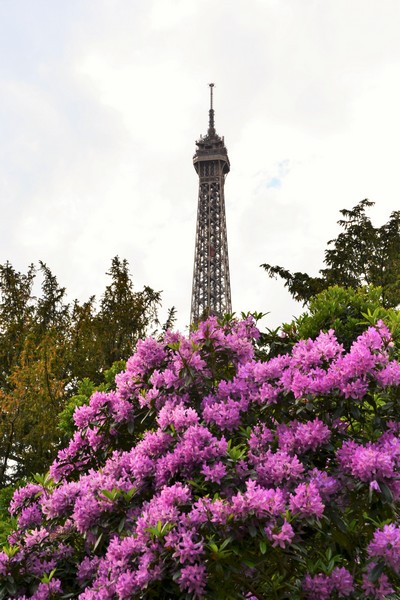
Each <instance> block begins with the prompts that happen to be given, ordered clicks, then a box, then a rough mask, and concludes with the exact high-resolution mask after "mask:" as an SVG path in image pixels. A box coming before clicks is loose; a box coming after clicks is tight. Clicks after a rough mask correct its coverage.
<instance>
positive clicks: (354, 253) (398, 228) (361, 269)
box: [261, 200, 400, 308]
mask: <svg viewBox="0 0 400 600" xmlns="http://www.w3.org/2000/svg"><path fill="white" fill-rule="evenodd" d="M373 204H374V203H373V202H371V201H369V200H362V201H361V202H359V204H357V205H356V206H355V207H354V208H353V209H352V210H346V209H343V210H341V211H340V212H341V214H342V215H343V217H344V218H343V219H341V220H340V221H338V224H339V225H340V227H341V228H342V230H343V231H342V232H341V233H340V234H339V235H338V237H337V238H336V239H334V240H330V241H329V242H328V248H327V250H326V251H325V259H324V263H325V265H326V268H324V269H321V270H320V276H319V277H311V276H310V275H308V274H307V273H291V272H290V271H288V270H287V269H285V268H283V267H280V266H271V265H270V264H263V265H261V266H262V267H263V268H264V269H265V270H266V271H267V273H268V275H269V276H270V277H276V276H277V275H279V277H281V278H282V279H283V280H284V281H285V287H287V288H288V290H289V292H290V294H291V295H292V296H293V298H294V299H295V300H298V301H300V302H304V303H305V304H306V303H308V302H309V301H310V298H312V297H313V296H315V295H316V294H319V293H320V292H322V291H323V290H326V289H327V288H329V287H331V286H333V285H338V286H341V287H344V288H353V289H357V288H359V287H362V286H375V287H381V288H382V290H381V292H382V297H381V303H382V306H384V307H386V308H389V307H396V306H398V305H399V304H400V211H395V212H393V213H392V214H391V215H390V218H389V221H388V222H387V223H385V224H384V225H382V227H374V226H373V225H372V223H371V220H370V219H369V217H367V215H366V212H365V211H366V209H367V208H369V207H371V206H373Z"/></svg>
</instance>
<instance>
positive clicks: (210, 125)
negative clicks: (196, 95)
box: [208, 83, 215, 133]
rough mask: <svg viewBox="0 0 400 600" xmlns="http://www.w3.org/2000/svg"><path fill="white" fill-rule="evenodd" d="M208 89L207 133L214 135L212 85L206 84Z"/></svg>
mask: <svg viewBox="0 0 400 600" xmlns="http://www.w3.org/2000/svg"><path fill="white" fill-rule="evenodd" d="M208 85H209V87H210V110H209V121H208V132H209V133H215V125H214V108H213V88H214V85H215V84H214V83H209V84H208Z"/></svg>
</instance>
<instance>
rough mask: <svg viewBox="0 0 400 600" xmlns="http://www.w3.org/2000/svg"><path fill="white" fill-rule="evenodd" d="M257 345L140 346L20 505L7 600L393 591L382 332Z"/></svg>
mask: <svg viewBox="0 0 400 600" xmlns="http://www.w3.org/2000/svg"><path fill="white" fill-rule="evenodd" d="M258 335H259V334H258V331H257V329H256V327H255V323H254V320H253V319H252V318H251V317H248V318H247V319H244V320H242V321H231V322H229V323H225V324H224V325H220V324H218V322H217V320H216V319H215V318H213V317H211V318H209V319H208V320H206V321H204V322H201V323H200V324H199V326H198V328H197V329H196V330H195V331H193V332H192V333H191V334H190V336H189V338H185V337H184V336H182V335H181V334H179V333H173V332H167V333H166V335H165V338H164V340H163V341H162V342H160V341H156V340H154V339H148V340H145V341H141V342H139V343H138V347H137V351H136V353H135V355H134V356H132V357H131V358H130V359H129V360H128V362H127V367H126V371H124V372H123V373H120V374H119V375H118V376H117V378H116V390H115V391H113V392H109V393H103V392H102V393H99V392H97V393H95V394H93V396H92V398H91V399H90V402H89V404H88V405H87V406H82V407H80V408H78V409H76V412H75V415H74V421H75V424H76V427H77V431H76V433H75V435H74V437H73V438H72V439H71V440H70V443H69V445H68V446H67V447H66V448H65V449H63V450H61V451H60V452H59V455H58V457H57V459H56V461H55V462H54V463H53V465H52V467H51V470H50V475H51V478H50V477H46V478H42V479H38V480H37V483H35V484H28V485H27V486H26V487H25V488H22V489H21V490H18V491H17V492H16V493H15V495H14V498H13V501H12V504H11V507H10V508H11V512H12V514H14V515H15V516H16V517H17V519H18V526H17V529H16V530H15V531H14V532H13V533H12V535H11V537H10V540H9V542H10V546H9V547H6V548H5V549H4V551H3V552H0V590H3V592H2V593H3V596H2V597H13V598H19V599H20V600H22V599H23V598H36V599H39V598H57V597H60V598H61V597H76V598H80V599H81V600H91V599H104V600H107V599H109V600H112V599H115V598H117V599H121V600H124V599H126V600H128V599H129V598H133V597H135V598H146V597H159V598H165V599H167V598H182V599H183V598H194V599H196V598H198V599H202V598H220V597H221V589H223V590H226V597H227V598H228V597H229V598H230V597H232V598H233V597H242V598H246V597H248V598H250V597H252V598H255V599H257V598H259V599H260V600H261V599H262V598H268V597H282V598H283V597H285V598H286V597H289V596H290V597H292V598H299V599H300V598H309V599H314V598H315V599H322V600H324V599H328V598H331V597H332V598H351V597H353V596H352V595H354V597H355V598H356V597H357V598H358V597H363V598H380V597H382V598H383V597H385V594H387V593H390V591H387V590H393V589H395V588H396V585H397V586H398V585H399V584H400V579H399V577H400V560H399V556H400V533H399V531H400V529H399V526H398V524H397V522H396V514H397V512H396V511H397V509H398V502H399V499H400V486H399V477H400V436H399V431H400V425H399V423H398V422H397V420H396V418H397V415H398V400H399V389H398V386H399V385H400V364H399V363H398V362H397V361H396V360H395V358H394V356H393V344H392V343H391V338H390V334H389V332H388V330H387V328H386V327H385V326H384V324H383V323H379V324H378V326H377V327H371V328H369V329H368V330H367V331H366V332H365V333H364V334H362V335H361V336H360V337H359V338H358V339H357V340H356V341H355V342H354V344H353V346H352V348H351V349H350V351H349V352H347V353H345V352H344V350H343V348H342V347H341V346H340V344H338V342H337V341H336V339H335V336H334V332H333V331H330V332H328V333H321V334H320V336H319V337H318V338H317V339H316V340H307V341H301V342H299V343H298V344H297V345H296V346H295V347H294V348H293V351H292V353H291V354H288V355H285V356H279V357H277V358H274V359H272V360H270V361H269V362H261V361H258V360H256V359H255V358H254V341H255V340H256V339H257V338H258ZM396 403H397V405H396ZM368 515H370V516H371V518H370V519H369V518H367V517H368ZM366 516H367V517H366ZM380 517H381V518H382V522H381V523H382V524H381V527H378V526H377V521H379V518H380ZM371 523H374V526H372V525H371ZM378 524H379V523H378ZM327 549H328V550H329V553H330V554H329V558H328V559H326V560H325V559H324V558H323V557H324V556H325V554H324V553H325V552H326V551H327ZM1 586H2V587H1ZM382 590H384V591H382ZM385 590H386V591H385ZM280 594H281V596H280ZM382 594H383V595H382Z"/></svg>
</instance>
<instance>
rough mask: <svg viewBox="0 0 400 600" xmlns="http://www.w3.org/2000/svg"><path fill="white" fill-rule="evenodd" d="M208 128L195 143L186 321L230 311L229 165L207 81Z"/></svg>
mask: <svg viewBox="0 0 400 600" xmlns="http://www.w3.org/2000/svg"><path fill="white" fill-rule="evenodd" d="M209 87H210V110H209V124H208V131H207V134H206V135H205V136H200V139H199V140H198V141H197V142H196V146H197V150H196V153H195V155H194V156H193V165H194V168H195V169H196V172H197V175H198V176H199V197H198V206H197V226H196V244H195V253H194V267H193V285H192V302H191V314H190V322H191V324H192V323H196V322H198V321H199V320H201V319H202V318H205V317H207V316H209V315H216V316H222V315H223V314H224V313H230V312H232V303H231V285H230V277H229V259H228V241H227V232H226V218H225V198H224V185H225V177H226V175H227V174H228V173H229V170H230V164H229V158H228V152H227V149H226V147H225V143H224V138H223V137H220V136H219V135H217V133H216V130H215V125H214V108H213V89H214V84H213V83H210V84H209Z"/></svg>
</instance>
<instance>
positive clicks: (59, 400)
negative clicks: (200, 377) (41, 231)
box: [0, 257, 174, 487]
mask: <svg viewBox="0 0 400 600" xmlns="http://www.w3.org/2000/svg"><path fill="white" fill-rule="evenodd" d="M107 275H108V276H109V277H110V278H111V282H110V284H109V285H108V286H107V287H106V289H105V291H104V294H103V295H102V297H101V298H100V302H99V304H98V306H97V305H96V301H95V297H94V296H92V297H91V298H89V300H88V301H87V302H84V303H80V302H78V301H77V300H75V302H73V303H72V304H70V303H68V302H67V298H66V290H65V288H64V287H61V286H60V285H59V283H58V281H57V278H56V277H55V276H54V275H53V273H52V272H51V270H50V269H49V267H48V266H47V265H46V264H45V263H43V262H40V263H39V267H38V269H36V268H35V267H34V266H33V265H31V266H30V267H29V269H28V272H27V273H26V274H24V273H20V272H18V271H16V270H15V269H14V268H13V267H12V265H11V264H10V263H8V262H7V263H6V264H4V265H0V487H1V486H4V485H7V484H8V483H12V482H15V481H17V480H18V479H19V478H21V477H25V476H28V477H29V476H30V475H31V474H32V473H34V472H42V471H44V470H46V468H47V467H48V465H49V464H50V463H51V461H52V460H53V458H54V456H55V453H56V451H57V449H58V447H59V446H60V444H62V443H63V437H62V434H61V431H60V430H59V429H58V427H57V424H58V415H59V413H60V412H61V411H62V410H63V409H64V408H65V406H66V403H67V402H68V400H69V399H70V398H71V397H74V396H75V397H76V396H77V395H78V396H77V398H75V400H76V402H79V395H82V394H81V392H80V391H79V389H82V388H79V385H81V386H82V385H83V384H79V382H80V381H82V380H84V378H85V377H86V378H88V380H90V381H91V382H93V386H99V385H100V384H101V383H102V382H104V380H105V376H106V377H107V375H106V373H107V370H108V369H110V368H111V366H112V365H113V363H115V362H116V361H124V360H126V359H127V358H128V357H129V356H130V355H131V354H132V353H133V351H134V349H135V345H136V343H137V341H138V339H140V338H142V337H144V336H145V335H146V334H147V333H149V332H150V331H153V330H154V328H157V327H159V328H161V326H160V324H159V322H158V319H157V309H158V306H159V304H160V293H159V292H155V291H154V290H152V289H151V288H150V287H148V286H145V287H144V288H143V290H141V291H135V290H134V288H133V283H132V279H131V275H130V272H129V267H128V263H127V261H126V260H120V259H119V258H118V257H115V258H114V259H113V260H112V263H111V268H110V271H109V272H108V273H107ZM37 278H39V280H40V292H39V293H38V294H36V295H34V294H33V286H34V284H36V281H37ZM35 288H36V285H35ZM173 318H174V314H173V310H172V311H170V315H169V320H170V321H173ZM120 365H121V363H120ZM122 368H123V362H122V366H121V368H120V370H121V369H122ZM114 375H115V373H114ZM110 377H111V379H113V376H110ZM88 395H90V393H89V392H88V394H87V396H88ZM87 396H85V397H87ZM64 433H66V432H64Z"/></svg>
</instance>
